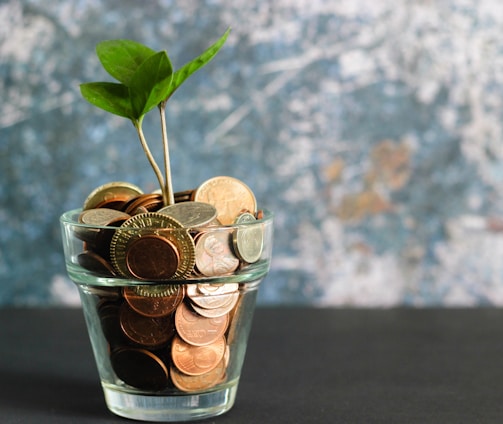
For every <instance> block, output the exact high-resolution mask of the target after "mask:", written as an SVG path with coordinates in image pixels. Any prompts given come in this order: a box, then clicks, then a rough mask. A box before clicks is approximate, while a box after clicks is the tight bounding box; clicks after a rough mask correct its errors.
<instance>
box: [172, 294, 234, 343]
mask: <svg viewBox="0 0 503 424" xmlns="http://www.w3.org/2000/svg"><path fill="white" fill-rule="evenodd" d="M228 325H229V316H228V315H222V316H219V317H215V318H206V317H203V316H201V315H198V314H196V313H195V312H194V311H192V310H191V309H190V308H189V307H188V306H187V305H186V304H185V303H181V304H180V305H179V306H178V308H176V312H175V327H176V330H177V332H178V335H179V336H180V337H181V338H182V339H183V340H185V341H186V342H187V343H189V344H190V345H193V346H205V345H209V344H211V343H214V342H215V341H216V340H218V339H219V338H220V337H222V336H223V335H224V334H225V331H226V330H227V326H228Z"/></svg>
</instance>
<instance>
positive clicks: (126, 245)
mask: <svg viewBox="0 0 503 424" xmlns="http://www.w3.org/2000/svg"><path fill="white" fill-rule="evenodd" d="M147 235H150V236H151V235H154V236H156V237H154V238H153V239H152V240H155V242H156V243H157V242H158V239H157V237H160V238H161V239H165V240H166V241H167V242H169V244H170V246H174V247H175V248H176V250H177V253H178V255H177V259H178V266H177V269H176V271H175V272H174V273H173V275H172V276H171V277H170V278H169V279H175V280H177V279H182V278H184V277H185V276H187V275H188V274H190V273H191V271H192V269H193V268H194V264H195V245H194V240H193V239H192V237H191V236H190V234H189V233H188V232H187V230H185V229H183V227H182V224H180V223H179V222H178V221H177V220H175V219H174V218H172V217H170V216H168V215H164V214H159V213H156V212H147V213H143V214H139V215H135V216H133V217H132V218H130V219H128V220H127V221H126V222H124V223H123V224H122V225H121V226H120V227H119V228H118V229H117V231H116V233H115V234H114V236H113V238H112V242H111V243H110V257H111V261H112V265H113V266H114V268H115V269H116V270H117V272H118V273H119V274H121V275H122V276H124V277H129V278H131V277H133V278H140V279H141V276H140V275H133V274H132V273H131V269H130V264H129V263H128V261H130V258H128V252H129V249H130V248H131V247H132V246H133V247H134V246H135V244H136V243H137V242H138V240H139V239H140V238H141V237H144V236H147ZM166 245H168V243H166ZM166 257H167V256H166ZM162 258H164V256H163V255H161V257H160V259H161V260H162ZM163 266H166V267H168V268H169V267H170V266H171V264H162V263H156V264H154V263H153V264H152V267H159V272H158V275H160V276H161V278H159V280H163V279H168V278H164V277H163V276H164V275H166V274H164V273H163V272H161V271H162V269H161V268H162V267H163ZM140 268H141V267H140V266H139V265H138V264H137V265H136V269H140ZM143 268H144V267H143ZM155 273H156V272H152V273H151V275H149V278H146V279H149V280H156V279H155V278H150V277H151V276H152V275H154V274H155Z"/></svg>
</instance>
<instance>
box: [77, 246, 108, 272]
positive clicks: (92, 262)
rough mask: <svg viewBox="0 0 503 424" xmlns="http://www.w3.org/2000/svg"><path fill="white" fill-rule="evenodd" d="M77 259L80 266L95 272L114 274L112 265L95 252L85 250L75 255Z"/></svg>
mask: <svg viewBox="0 0 503 424" xmlns="http://www.w3.org/2000/svg"><path fill="white" fill-rule="evenodd" d="M77 261H78V263H79V265H80V266H81V267H82V268H85V269H87V270H89V271H92V272H94V273H95V274H100V275H106V276H115V275H116V273H115V270H114V268H113V266H112V265H111V264H110V263H108V262H107V261H106V260H105V259H104V258H102V257H101V256H100V255H98V254H97V253H95V252H92V251H90V250H85V251H83V252H82V253H81V254H79V255H78V256H77Z"/></svg>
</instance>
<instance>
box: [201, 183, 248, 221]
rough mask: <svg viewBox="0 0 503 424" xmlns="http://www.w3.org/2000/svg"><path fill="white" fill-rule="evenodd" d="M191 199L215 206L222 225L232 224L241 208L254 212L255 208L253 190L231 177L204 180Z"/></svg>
mask: <svg viewBox="0 0 503 424" xmlns="http://www.w3.org/2000/svg"><path fill="white" fill-rule="evenodd" d="M192 200H194V201H197V202H203V203H210V204H211V205H213V206H215V208H216V209H217V212H218V216H217V218H218V220H219V221H220V222H221V223H222V224H223V225H230V224H232V223H233V222H234V220H235V219H236V217H237V216H238V215H239V213H240V212H241V211H243V210H246V211H249V212H251V213H253V214H255V212H256V209H257V201H256V199H255V195H254V194H253V191H251V189H250V188H249V187H248V186H247V185H246V184H245V183H244V182H242V181H241V180H238V179H237V178H233V177H225V176H219V177H214V178H211V179H209V180H207V181H205V182H204V183H202V184H201V185H200V186H199V187H198V188H197V189H196V190H195V192H194V194H193V199H192Z"/></svg>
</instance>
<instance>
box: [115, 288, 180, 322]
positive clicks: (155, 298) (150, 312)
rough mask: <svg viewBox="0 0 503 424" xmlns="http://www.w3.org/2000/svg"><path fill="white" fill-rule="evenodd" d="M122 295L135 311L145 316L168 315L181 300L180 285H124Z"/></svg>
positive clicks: (157, 316)
mask: <svg viewBox="0 0 503 424" xmlns="http://www.w3.org/2000/svg"><path fill="white" fill-rule="evenodd" d="M122 293H123V296H124V298H125V299H126V302H127V303H128V304H129V306H131V308H133V309H134V310H135V311H136V312H138V313H139V314H141V315H145V316H147V317H152V318H159V317H165V316H167V315H170V314H171V313H172V312H173V311H174V310H175V309H176V308H177V306H178V305H179V304H180V303H181V302H182V300H183V296H184V288H183V286H182V285H174V284H171V285H160V286H159V285H155V286H135V287H124V289H123V292H122Z"/></svg>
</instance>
